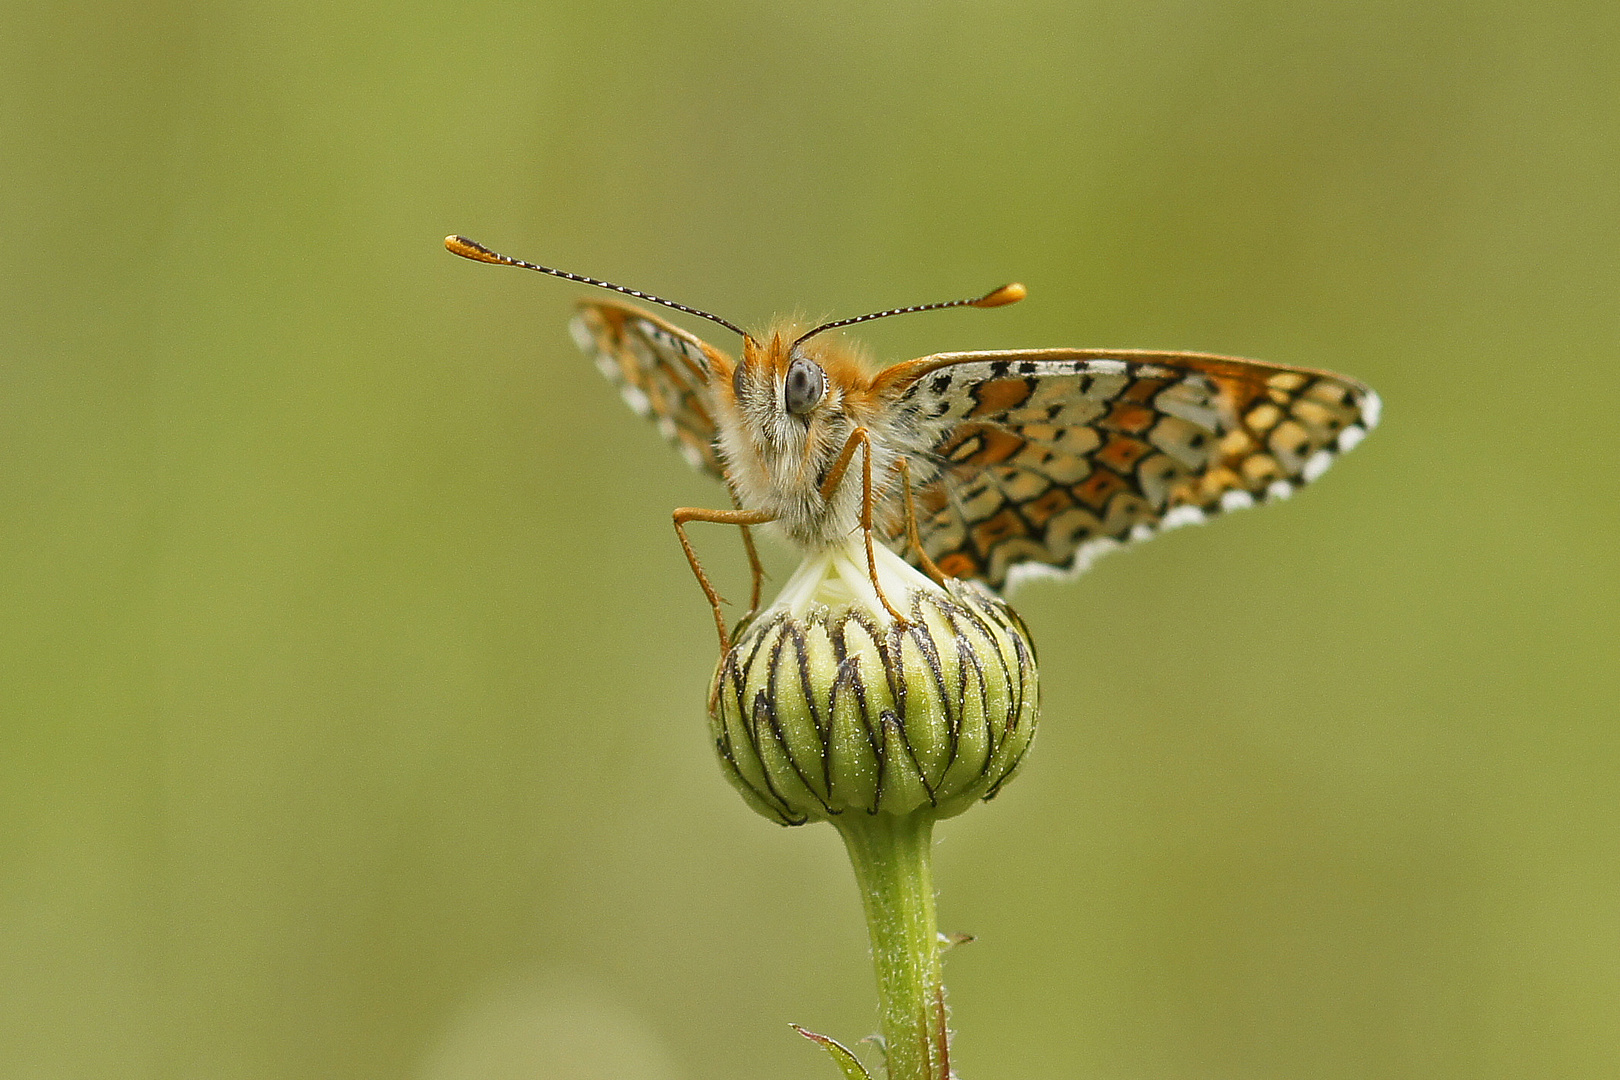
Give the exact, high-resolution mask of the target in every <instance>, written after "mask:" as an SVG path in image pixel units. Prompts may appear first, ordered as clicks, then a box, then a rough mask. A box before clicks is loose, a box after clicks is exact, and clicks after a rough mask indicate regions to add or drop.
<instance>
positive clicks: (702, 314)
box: [444, 236, 825, 341]
mask: <svg viewBox="0 0 1620 1080" xmlns="http://www.w3.org/2000/svg"><path fill="white" fill-rule="evenodd" d="M444 246H445V247H446V248H448V249H449V251H450V253H451V254H453V255H460V256H461V257H462V258H463V259H471V260H473V261H474V262H486V263H501V264H504V265H506V266H521V267H522V268H523V269H525V270H538V271H540V273H542V274H550V275H551V276H552V277H560V278H566V279H567V280H569V281H577V282H579V283H580V284H581V285H595V286H596V287H597V288H599V289H612V290H613V291H614V292H620V293H624V295H626V296H633V297H635V298H636V299H637V300H645V301H647V302H648V303H649V304H662V305H663V306H664V307H667V308H674V309H675V310H676V311H684V312H686V313H687V314H688V315H696V316H697V317H698V318H700V319H708V320H709V321H710V322H714V323H719V324H720V325H721V326H723V327H725V328H726V329H727V330H730V331H731V332H732V333H734V334H741V335H742V336H743V337H744V338H746V339H747V340H749V341H752V340H753V338H751V337H749V335H748V331H746V330H744V329H743V328H742V327H740V326H737V325H736V324H734V323H729V322H727V321H726V320H724V319H722V318H721V317H720V316H718V315H710V314H709V313H708V312H707V311H699V310H698V309H697V308H694V307H687V306H686V305H685V304H677V303H675V302H674V301H673V300H665V299H663V298H662V297H659V296H654V295H653V294H652V293H644V292H638V291H637V290H635V289H627V288H625V287H624V286H623V285H615V284H613V283H612V282H611V281H598V280H597V279H596V278H589V277H585V276H584V275H582V274H570V273H569V272H568V271H566V270H553V269H552V268H551V267H549V266H538V265H536V264H534V263H531V262H524V261H523V260H522V259H514V258H512V257H511V256H508V255H502V254H501V253H500V252H498V251H491V250H490V249H489V248H487V247H485V246H484V245H483V244H480V243H478V242H477V241H474V240H469V239H467V238H466V237H465V236H447V237H445V238H444ZM823 329H825V328H823Z"/></svg>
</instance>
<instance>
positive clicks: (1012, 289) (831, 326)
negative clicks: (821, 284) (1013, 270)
mask: <svg viewBox="0 0 1620 1080" xmlns="http://www.w3.org/2000/svg"><path fill="white" fill-rule="evenodd" d="M1028 295H1029V290H1028V289H1026V288H1024V287H1023V286H1022V285H1020V284H1019V283H1018V282H1016V281H1013V282H1009V283H1008V284H1006V285H1003V286H1001V288H999V289H991V290H990V291H989V292H987V293H985V294H984V295H983V296H980V297H977V298H975V299H969V300H947V301H945V302H944V303H943V304H921V305H918V306H917V307H902V308H890V309H889V310H888V311H874V312H873V313H872V314H870V315H857V316H856V317H855V318H853V319H839V320H838V321H837V322H830V323H822V324H821V325H820V326H818V327H816V328H815V329H814V330H812V331H810V332H809V333H807V334H800V335H799V338H798V340H797V341H795V342H794V343H793V344H794V345H801V344H803V343H804V342H806V341H808V340H810V339H811V338H813V337H815V336H816V335H817V334H819V333H821V332H822V331H823V330H836V329H838V328H839V327H840V326H854V325H855V324H856V323H863V322H871V321H872V320H873V319H886V318H888V317H889V316H890V315H910V314H911V313H912V312H913V311H938V310H939V309H941V308H953V307H978V308H992V307H1001V306H1002V305H1004V304H1016V303H1018V301H1020V300H1022V299H1023V298H1024V297H1026V296H1028Z"/></svg>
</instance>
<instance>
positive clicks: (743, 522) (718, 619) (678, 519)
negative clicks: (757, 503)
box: [673, 506, 776, 654]
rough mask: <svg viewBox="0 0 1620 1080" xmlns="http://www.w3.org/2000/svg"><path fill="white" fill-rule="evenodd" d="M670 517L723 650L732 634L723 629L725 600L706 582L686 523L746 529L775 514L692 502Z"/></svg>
mask: <svg viewBox="0 0 1620 1080" xmlns="http://www.w3.org/2000/svg"><path fill="white" fill-rule="evenodd" d="M673 517H674V519H675V535H676V536H678V537H680V540H681V550H682V551H684V552H686V561H687V562H688V563H689V564H691V567H692V573H693V574H696V575H697V579H698V586H699V587H700V588H701V589H702V590H703V595H704V596H706V597H708V599H709V606H710V607H712V608H713V609H714V625H715V628H716V629H717V630H719V631H720V652H721V653H722V654H723V653H725V652H726V651H727V650H728V649H730V648H731V635H730V634H729V633H728V632H727V631H726V616H725V614H724V613H723V612H722V611H721V610H720V605H721V604H723V603H725V601H724V600H722V599H721V598H720V594H719V593H718V592H716V591H715V589H714V586H713V585H711V584H709V575H707V574H705V573H704V572H703V566H702V564H701V563H699V562H698V557H697V552H696V551H694V550H692V542H691V541H690V540H688V539H687V538H686V528H685V525H686V523H687V522H689V521H706V522H710V523H712V524H715V525H740V526H743V527H744V528H745V529H746V527H747V526H749V525H763V524H765V523H766V522H767V521H775V520H776V515H775V514H772V513H769V512H768V511H764V510H700V509H698V508H697V507H693V506H683V507H681V508H680V509H678V510H676V511H675V513H674V515H673ZM745 535H746V533H745ZM749 546H752V544H751V543H750V545H749ZM756 603H757V601H756Z"/></svg>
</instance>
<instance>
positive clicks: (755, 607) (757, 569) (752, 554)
mask: <svg viewBox="0 0 1620 1080" xmlns="http://www.w3.org/2000/svg"><path fill="white" fill-rule="evenodd" d="M731 505H732V506H735V507H736V508H737V509H738V510H741V509H742V503H740V502H738V501H737V493H736V492H735V491H733V492H732V493H731ZM737 528H738V530H739V531H740V532H741V533H742V541H743V550H744V551H746V552H748V572H749V573H750V574H752V575H753V579H754V583H753V592H752V594H751V595H750V597H749V599H748V614H746V615H744V616H743V621H744V622H748V621H749V620H751V619H752V618H753V617H754V616H755V615H758V614H759V597H760V593H761V592H762V590H763V587H764V583H765V564H764V563H762V562H760V561H759V549H758V548H756V547H754V534H753V532H752V531H750V529H749V528H748V526H747V525H739V526H737Z"/></svg>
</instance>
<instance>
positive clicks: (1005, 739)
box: [709, 535, 1039, 825]
mask: <svg viewBox="0 0 1620 1080" xmlns="http://www.w3.org/2000/svg"><path fill="white" fill-rule="evenodd" d="M875 552H876V557H877V562H878V579H879V582H880V583H881V585H882V587H883V594H884V596H886V597H887V598H888V600H889V602H890V603H892V604H893V605H894V606H895V608H896V609H898V610H899V611H901V612H903V613H904V614H905V615H906V621H905V622H904V623H902V622H900V621H897V620H896V619H895V618H894V616H893V615H892V614H890V612H889V611H888V609H887V608H886V607H885V606H884V605H883V603H882V601H881V599H880V598H879V597H878V595H877V593H876V591H875V590H874V589H873V588H872V584H871V578H870V576H869V573H868V569H867V565H866V551H865V546H864V544H863V543H861V541H860V538H859V535H857V536H856V537H855V538H854V539H853V540H852V542H851V543H850V544H849V545H848V546H847V547H841V548H837V549H834V550H831V551H827V552H822V553H820V554H817V555H812V556H810V557H808V558H807V559H806V560H805V561H804V563H803V564H802V565H801V566H800V567H799V569H798V571H796V572H795V573H794V575H793V577H792V578H791V579H790V580H789V582H788V584H787V585H786V587H784V588H783V590H782V595H781V597H780V598H778V600H777V601H776V602H775V603H774V604H773V605H772V606H771V607H770V608H768V609H767V610H765V611H763V612H761V613H760V615H759V616H758V617H757V618H755V619H754V620H753V621H752V622H750V623H749V624H748V625H747V626H746V627H745V628H743V630H742V631H741V633H740V634H739V635H738V636H737V639H736V641H735V642H734V643H733V644H732V646H731V649H730V650H729V651H728V652H727V653H726V655H725V656H723V657H721V660H720V666H719V668H718V669H717V670H716V671H715V677H714V685H713V688H712V690H711V693H710V698H709V700H710V708H709V718H710V729H711V731H712V734H713V736H714V742H715V749H716V751H717V752H718V753H719V755H720V761H721V766H722V767H723V768H724V769H725V771H726V773H727V775H728V776H729V777H730V779H731V781H732V783H734V784H735V785H736V786H737V789H738V790H739V791H740V792H741V793H742V796H743V798H744V799H745V800H746V801H747V802H748V804H749V805H750V806H752V807H753V808H754V809H755V810H757V811H758V812H759V813H761V814H763V815H765V816H766V817H768V818H770V819H771V820H773V821H777V822H780V823H781V824H783V825H802V824H804V823H805V822H807V821H820V820H827V819H830V818H833V817H836V816H837V815H839V814H843V813H845V812H852V811H862V812H865V813H868V814H877V813H885V814H909V813H911V812H913V811H916V810H920V809H923V808H925V807H931V808H932V812H933V814H934V815H935V816H936V817H949V816H951V815H953V814H959V813H961V812H962V811H963V810H966V809H967V808H968V807H969V806H971V805H972V804H973V803H974V802H976V801H978V800H980V799H989V798H991V797H993V796H994V795H995V794H996V792H998V791H999V790H1000V789H1001V786H1002V785H1003V784H1004V783H1006V782H1007V780H1008V779H1009V778H1010V777H1011V776H1012V774H1013V772H1014V771H1015V770H1016V769H1017V768H1018V765H1019V763H1020V762H1021V761H1022V760H1023V757H1024V753H1025V751H1026V750H1028V748H1029V744H1030V740H1031V739H1032V738H1033V737H1034V735H1035V719H1036V714H1037V711H1038V707H1039V690H1038V687H1037V684H1036V670H1035V649H1034V646H1033V645H1032V644H1031V643H1030V640H1029V632H1028V630H1027V629H1026V628H1025V627H1024V623H1023V620H1022V619H1020V618H1019V617H1018V615H1017V613H1016V612H1014V611H1013V609H1012V608H1010V607H1008V606H1007V605H1006V604H1005V603H1003V602H1002V601H1001V600H1000V599H999V598H998V597H996V596H994V595H992V594H991V593H989V592H988V591H986V590H985V589H982V588H980V587H979V586H978V585H976V584H973V583H971V582H961V581H954V580H953V581H947V582H946V583H945V585H943V586H941V585H939V584H936V583H935V582H933V581H931V580H929V579H928V578H927V577H925V576H923V575H922V574H921V573H919V572H918V571H917V570H915V569H914V568H912V567H911V566H910V565H908V564H907V563H906V562H905V561H903V560H902V559H901V558H900V557H899V556H897V555H895V554H894V553H893V552H891V551H889V550H888V549H887V548H884V547H877V548H876V549H875Z"/></svg>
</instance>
